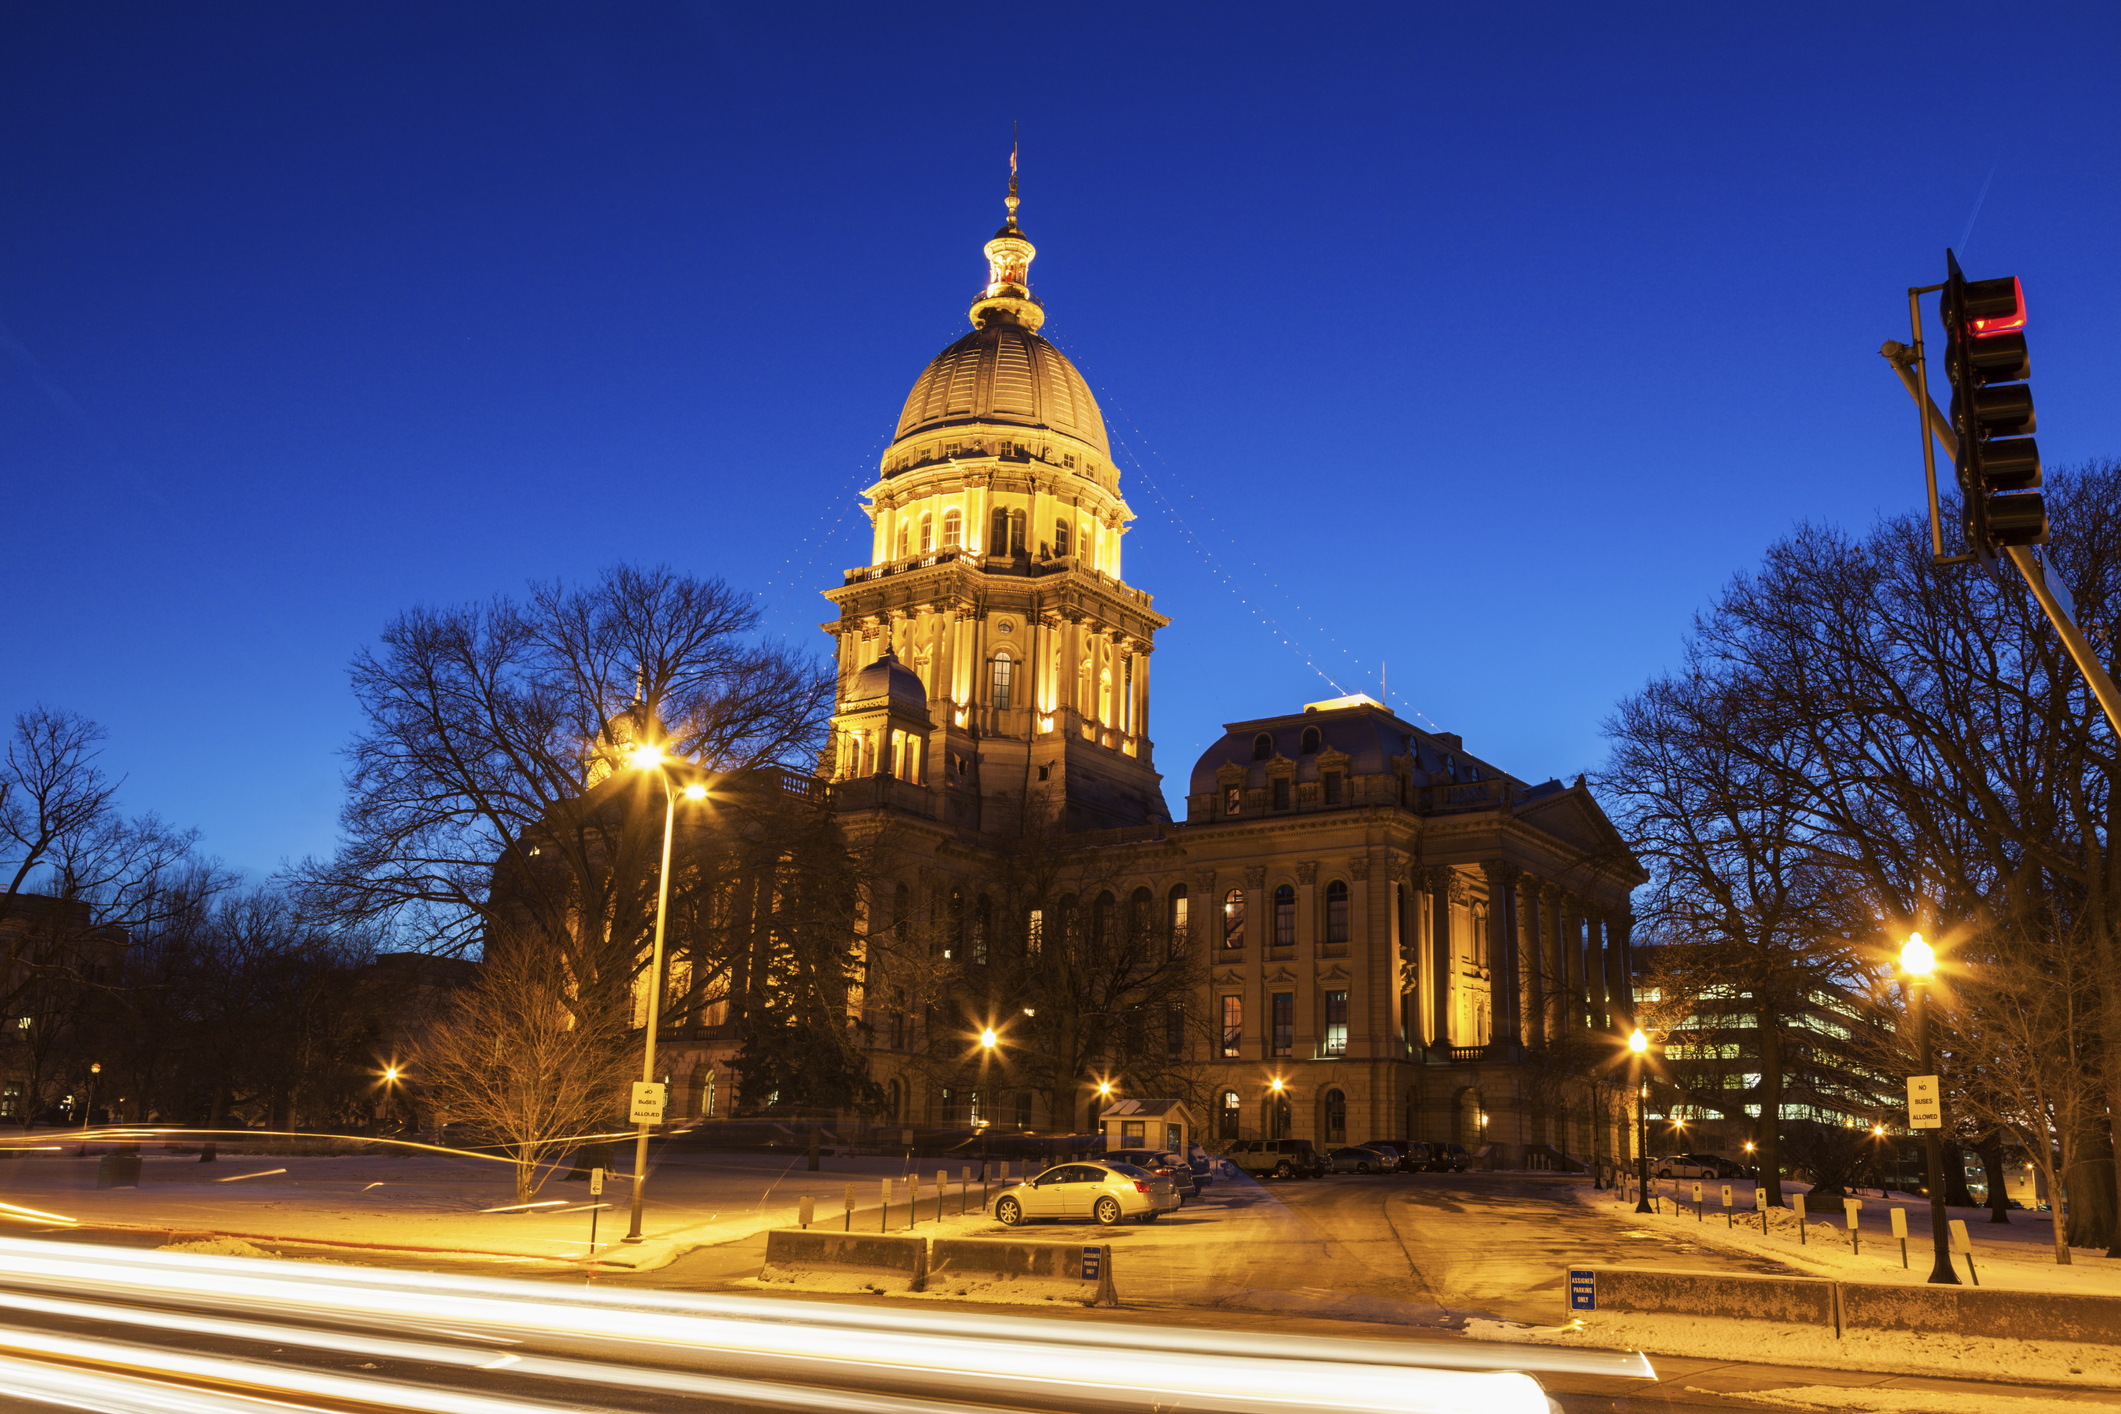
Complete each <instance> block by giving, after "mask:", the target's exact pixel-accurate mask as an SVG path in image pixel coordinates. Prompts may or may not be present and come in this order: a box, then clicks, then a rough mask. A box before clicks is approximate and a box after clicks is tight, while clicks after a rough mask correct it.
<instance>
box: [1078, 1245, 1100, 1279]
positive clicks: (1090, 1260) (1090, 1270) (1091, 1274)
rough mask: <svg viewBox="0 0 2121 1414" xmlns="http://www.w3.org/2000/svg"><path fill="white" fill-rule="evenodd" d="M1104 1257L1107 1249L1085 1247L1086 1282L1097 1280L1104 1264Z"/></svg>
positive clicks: (1084, 1271)
mask: <svg viewBox="0 0 2121 1414" xmlns="http://www.w3.org/2000/svg"><path fill="white" fill-rule="evenodd" d="M1104 1257H1105V1249H1104V1248H1102V1247H1085V1248H1084V1249H1083V1280H1084V1281H1096V1280H1097V1274H1098V1272H1099V1270H1100V1269H1101V1268H1102V1266H1103V1264H1104Z"/></svg>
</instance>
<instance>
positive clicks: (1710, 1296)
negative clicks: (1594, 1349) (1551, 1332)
mask: <svg viewBox="0 0 2121 1414" xmlns="http://www.w3.org/2000/svg"><path fill="white" fill-rule="evenodd" d="M1586 1274H1588V1276H1589V1282H1588V1283H1585V1281H1584V1280H1583V1278H1584V1277H1585V1276H1586ZM1837 1284H1838V1283H1835V1282H1833V1281H1829V1280H1827V1279H1826V1278H1824V1277H1772V1276H1753V1275H1750V1274H1747V1273H1742V1272H1675V1271H1667V1270H1663V1269H1659V1268H1655V1267H1605V1266H1595V1265H1591V1264H1588V1263H1585V1264H1579V1265H1575V1266H1571V1267H1570V1268H1569V1269H1568V1275H1567V1277H1566V1279H1565V1281H1564V1283H1563V1285H1564V1287H1565V1289H1566V1293H1567V1300H1568V1303H1569V1310H1570V1312H1571V1314H1575V1313H1580V1312H1583V1311H1620V1312H1636V1313H1641V1314H1644V1315H1673V1316H1728V1317H1735V1318H1738V1319H1740V1320H1751V1321H1776V1322H1780V1323H1781V1324H1783V1325H1793V1326H1824V1327H1826V1328H1827V1329H1828V1330H1838V1329H1839V1324H1838V1321H1837V1319H1836V1312H1837V1309H1838V1308H1837V1304H1836V1300H1835V1290H1834V1288H1835V1286H1836V1285H1837ZM1586 1300H1588V1301H1589V1302H1590V1304H1588V1305H1585V1304H1583V1303H1584V1302H1585V1301H1586Z"/></svg>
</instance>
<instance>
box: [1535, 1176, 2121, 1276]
mask: <svg viewBox="0 0 2121 1414" xmlns="http://www.w3.org/2000/svg"><path fill="white" fill-rule="evenodd" d="M1675 1182H1676V1185H1677V1187H1678V1189H1679V1192H1680V1194H1681V1195H1682V1196H1681V1197H1680V1198H1679V1199H1678V1200H1676V1201H1675V1200H1674V1198H1673V1196H1672V1190H1673V1188H1674V1186H1675ZM1656 1187H1657V1188H1658V1189H1660V1190H1661V1192H1660V1193H1659V1195H1658V1197H1657V1206H1658V1208H1659V1209H1661V1211H1659V1212H1657V1213H1637V1212H1636V1211H1635V1204H1634V1200H1632V1199H1628V1198H1625V1197H1624V1196H1623V1195H1625V1194H1626V1192H1627V1190H1626V1189H1625V1188H1618V1189H1611V1190H1607V1191H1604V1192H1600V1191H1596V1190H1593V1189H1591V1188H1590V1187H1588V1186H1583V1187H1578V1188H1575V1189H1574V1190H1573V1191H1574V1193H1575V1195H1576V1197H1577V1199H1578V1201H1580V1202H1582V1203H1585V1204H1587V1205H1588V1206H1589V1207H1590V1208H1592V1209H1593V1210H1594V1211H1596V1212H1598V1213H1600V1214H1602V1215H1604V1216H1605V1217H1607V1218H1609V1219H1610V1220H1611V1221H1613V1222H1614V1223H1616V1224H1618V1225H1619V1226H1620V1227H1621V1228H1622V1231H1623V1235H1626V1231H1627V1229H1631V1228H1632V1229H1635V1230H1638V1231H1641V1232H1643V1233H1644V1234H1645V1235H1647V1234H1648V1233H1649V1232H1651V1231H1663V1232H1671V1231H1674V1230H1677V1231H1682V1232H1684V1233H1685V1234H1686V1235H1687V1236H1688V1237H1689V1238H1690V1239H1693V1240H1698V1241H1700V1242H1703V1243H1706V1244H1708V1245H1711V1246H1717V1247H1724V1248H1728V1249H1732V1250H1738V1251H1744V1252H1749V1253H1752V1254H1755V1255H1757V1256H1762V1257H1771V1258H1773V1259H1774V1260H1776V1261H1779V1262H1782V1263H1785V1264H1787V1265H1788V1266H1790V1267H1791V1268H1793V1269H1795V1270H1797V1271H1799V1272H1802V1273H1804V1274H1805V1275H1808V1276H1822V1277H1833V1278H1836V1279H1838V1280H1842V1281H1865V1282H1881V1283H1902V1282H1904V1283H1907V1284H1910V1285H1917V1286H1919V1285H1922V1284H1924V1283H1926V1282H1927V1281H1928V1280H1929V1275H1930V1269H1931V1268H1932V1266H1933V1265H1934V1264H1935V1254H1934V1249H1933V1247H1932V1246H1931V1241H1930V1208H1929V1202H1928V1200H1927V1199H1923V1198H1919V1197H1914V1196H1912V1195H1908V1194H1901V1193H1895V1194H1893V1195H1892V1196H1891V1197H1890V1198H1881V1197H1879V1196H1878V1195H1877V1194H1876V1193H1875V1192H1874V1193H1871V1194H1869V1195H1868V1196H1866V1197H1865V1198H1864V1199H1863V1207H1862V1209H1861V1210H1860V1211H1859V1212H1858V1215H1857V1224H1856V1237H1857V1250H1854V1251H1851V1250H1850V1246H1849V1233H1848V1227H1847V1224H1846V1222H1845V1221H1844V1218H1843V1213H1842V1207H1841V1200H1840V1199H1838V1198H1834V1199H1822V1200H1820V1202H1819V1203H1818V1204H1816V1205H1814V1206H1813V1208H1812V1210H1811V1211H1810V1212H1809V1213H1808V1214H1807V1215H1806V1222H1805V1225H1804V1239H1803V1241H1802V1242H1800V1241H1799V1240H1798V1230H1797V1229H1798V1224H1797V1215H1796V1213H1794V1212H1792V1211H1790V1210H1789V1209H1787V1208H1770V1209H1768V1210H1767V1225H1768V1230H1767V1232H1766V1233H1765V1234H1763V1233H1762V1232H1761V1230H1760V1223H1761V1214H1760V1213H1759V1212H1756V1211H1755V1210H1754V1209H1753V1206H1752V1197H1753V1185H1752V1184H1751V1183H1750V1182H1740V1183H1734V1184H1732V1185H1731V1189H1732V1193H1731V1196H1732V1200H1733V1203H1734V1206H1733V1208H1732V1210H1731V1217H1730V1218H1729V1219H1728V1220H1727V1219H1726V1218H1725V1216H1724V1209H1723V1205H1722V1202H1721V1192H1720V1189H1721V1185H1720V1184H1716V1183H1711V1182H1709V1181H1707V1180H1704V1181H1703V1183H1702V1194H1703V1197H1704V1198H1705V1200H1706V1208H1707V1211H1706V1212H1705V1213H1702V1214H1700V1215H1699V1216H1698V1217H1697V1215H1696V1213H1695V1209H1694V1202H1693V1196H1692V1193H1693V1185H1692V1181H1691V1180H1688V1179H1679V1180H1676V1181H1675V1180H1671V1179H1667V1180H1665V1181H1664V1182H1662V1183H1660V1184H1657V1185H1656ZM1803 1191H1804V1189H1803V1187H1802V1185H1795V1184H1785V1185H1784V1186H1783V1194H1784V1200H1785V1201H1787V1200H1788V1196H1789V1195H1790V1194H1792V1193H1802V1192H1803ZM1821 1207H1826V1208H1829V1209H1830V1211H1828V1212H1821V1211H1820V1210H1819V1209H1820V1208H1821ZM1893 1208H1900V1209H1902V1210H1903V1211H1905V1212H1906V1214H1907V1265H1906V1266H1905V1267H1902V1266H1901V1264H1900V1262H1901V1254H1900V1244H1899V1242H1898V1241H1896V1240H1895V1239H1894V1237H1893V1235H1892V1218H1891V1216H1890V1210H1891V1209H1893ZM1946 1216H1947V1217H1950V1218H1957V1219H1959V1220H1961V1221H1962V1222H1964V1223H1965V1224H1966V1232H1967V1238H1968V1240H1969V1241H1970V1242H1971V1243H1972V1244H1973V1248H1974V1273H1973V1275H1974V1276H1975V1277H1977V1278H1978V1279H1979V1281H1980V1284H1981V1285H1983V1286H1993V1287H2000V1288H2004V1289H2006V1290H2012V1291H2071V1292H2082V1293H2087V1294H2098V1295H2121V1261H2117V1260H2115V1259H2113V1258H2110V1257H2108V1256H2107V1255H2106V1254H2105V1252H2104V1251H2103V1250H2102V1249H2100V1248H2087V1247H2078V1248H2074V1249H2072V1250H2071V1252H2070V1264H2069V1265H2068V1266H2061V1265H2058V1264H2057V1263H2056V1261H2055V1247H2054V1230H2053V1228H2052V1227H2051V1226H2050V1223H2049V1215H2048V1214H2046V1213H2033V1212H2024V1211H2020V1212H2014V1213H2012V1214H2011V1221H2010V1222H2008V1223H1991V1222H1990V1221H1989V1212H1988V1209H1986V1208H1951V1209H1948V1210H1947V1212H1946ZM1955 1269H1956V1270H1957V1272H1958V1274H1959V1280H1960V1281H1961V1282H1968V1281H1969V1276H1968V1272H1967V1267H1966V1259H1965V1258H1964V1257H1959V1258H1957V1259H1955Z"/></svg>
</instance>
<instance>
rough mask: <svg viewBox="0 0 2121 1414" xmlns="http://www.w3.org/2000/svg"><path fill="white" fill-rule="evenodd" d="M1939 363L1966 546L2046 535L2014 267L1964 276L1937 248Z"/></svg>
mask: <svg viewBox="0 0 2121 1414" xmlns="http://www.w3.org/2000/svg"><path fill="white" fill-rule="evenodd" d="M1944 260H1945V267H1946V271H1947V274H1946V277H1945V282H1944V308H1943V315H1944V349H1945V352H1944V369H1945V374H1946V376H1947V377H1949V378H1950V380H1951V384H1952V406H1951V423H1952V431H1953V433H1954V434H1955V435H1956V436H1957V438H1958V441H1959V458H1958V462H1957V470H1958V476H1959V489H1960V492H1961V494H1962V496H1963V499H1964V505H1965V508H1966V511H1965V526H1966V540H1967V546H1968V548H1969V549H1971V550H1973V551H1974V553H1976V554H1978V555H1981V556H1984V557H1986V556H1988V555H1990V554H1992V553H1994V551H1995V550H1996V548H1997V547H1999V546H2004V545H2041V544H2045V543H2047V507H2046V504H2045V503H2044V502H2043V501H2042V500H2041V498H2040V496H2039V495H2038V494H2037V493H2034V492H2033V488H2034V487H2036V486H2038V485H2039V484H2040V480H2041V474H2040V448H2039V444H2038V443H2037V442H2035V441H2034V440H2033V437H2032V432H2033V430H2034V428H2035V427H2036V425H2037V422H2036V420H2035V418H2034V415H2033V390H2032V388H2031V386H2030V385H2029V384H2028V383H2027V382H2026V380H2027V379H2029V378H2030V377H2032V371H2033V366H2032V357H2031V355H2030V353H2029V352H2028V351H2027V349H2026V346H2025V332H2024V331H2025V287H2024V286H2023V285H2021V284H2020V283H2019V282H2018V278H2017V276H2015V275H2006V276H2003V277H2001V278H2000V279H1994V280H1969V279H1967V278H1966V277H1965V275H1963V274H1962V273H1961V272H1960V270H1959V262H1958V260H1957V259H1956V258H1955V257H1954V256H1953V255H1952V253H1951V252H1950V251H1946V252H1945V253H1944Z"/></svg>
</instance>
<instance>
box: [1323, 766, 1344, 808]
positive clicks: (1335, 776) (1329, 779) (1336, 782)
mask: <svg viewBox="0 0 2121 1414" xmlns="http://www.w3.org/2000/svg"><path fill="white" fill-rule="evenodd" d="M1323 779H1324V781H1325V783H1326V804H1328V805H1338V804H1340V772H1338V771H1328V772H1326V773H1325V776H1324V777H1323Z"/></svg>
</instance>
